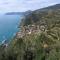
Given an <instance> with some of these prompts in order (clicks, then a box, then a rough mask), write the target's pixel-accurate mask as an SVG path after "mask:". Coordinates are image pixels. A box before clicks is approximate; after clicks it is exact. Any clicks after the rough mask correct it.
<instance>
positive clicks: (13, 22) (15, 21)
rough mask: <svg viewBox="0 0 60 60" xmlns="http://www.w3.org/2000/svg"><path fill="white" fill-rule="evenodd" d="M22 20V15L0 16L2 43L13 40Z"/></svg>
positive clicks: (0, 37)
mask: <svg viewBox="0 0 60 60" xmlns="http://www.w3.org/2000/svg"><path fill="white" fill-rule="evenodd" d="M21 18H22V16H21V15H5V14H3V15H0V43H1V42H2V41H3V40H5V39H6V40H10V39H12V38H13V36H14V35H15V34H16V33H17V32H18V30H19V29H18V26H19V24H20V22H21Z"/></svg>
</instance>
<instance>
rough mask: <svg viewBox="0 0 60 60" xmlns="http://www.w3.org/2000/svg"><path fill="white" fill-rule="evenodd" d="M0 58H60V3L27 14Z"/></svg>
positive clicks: (1, 52) (26, 59) (34, 59)
mask: <svg viewBox="0 0 60 60" xmlns="http://www.w3.org/2000/svg"><path fill="white" fill-rule="evenodd" d="M0 60H60V4H57V5H54V6H50V7H46V8H43V9H38V10H35V11H33V12H31V13H30V12H29V14H26V15H25V17H24V18H23V19H22V21H21V24H20V31H19V32H17V34H16V36H15V37H14V38H13V39H12V40H11V42H10V43H9V44H8V45H6V44H5V45H1V46H0Z"/></svg>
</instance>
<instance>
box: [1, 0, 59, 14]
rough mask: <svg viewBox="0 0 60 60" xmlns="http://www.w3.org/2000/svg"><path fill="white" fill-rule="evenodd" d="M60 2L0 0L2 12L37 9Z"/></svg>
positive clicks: (52, 0) (46, 0) (49, 0)
mask: <svg viewBox="0 0 60 60" xmlns="http://www.w3.org/2000/svg"><path fill="white" fill-rule="evenodd" d="M58 3H60V0H0V13H5V12H24V11H27V10H36V9H40V8H43V7H47V6H50V5H54V4H58Z"/></svg>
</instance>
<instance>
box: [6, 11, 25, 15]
mask: <svg viewBox="0 0 60 60" xmlns="http://www.w3.org/2000/svg"><path fill="white" fill-rule="evenodd" d="M23 14H24V12H7V13H6V15H23Z"/></svg>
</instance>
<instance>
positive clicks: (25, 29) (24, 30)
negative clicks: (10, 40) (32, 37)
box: [16, 25, 46, 38]
mask: <svg viewBox="0 0 60 60" xmlns="http://www.w3.org/2000/svg"><path fill="white" fill-rule="evenodd" d="M45 28H46V27H45V26H44V25H40V26H39V25H28V26H21V30H20V31H19V32H18V33H17V34H16V36H17V37H18V38H21V37H23V36H25V35H26V34H31V33H38V32H41V31H44V30H45Z"/></svg>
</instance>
